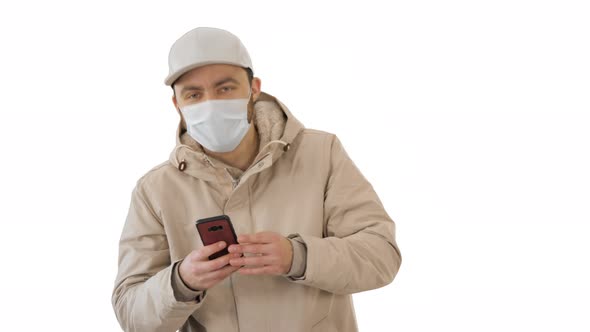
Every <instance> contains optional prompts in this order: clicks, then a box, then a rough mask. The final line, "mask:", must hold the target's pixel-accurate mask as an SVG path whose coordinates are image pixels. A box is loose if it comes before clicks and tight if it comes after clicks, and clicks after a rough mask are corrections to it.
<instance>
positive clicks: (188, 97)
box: [186, 92, 199, 99]
mask: <svg viewBox="0 0 590 332" xmlns="http://www.w3.org/2000/svg"><path fill="white" fill-rule="evenodd" d="M198 97H199V94H198V93H196V92H195V93H192V94H190V95H188V96H187V97H186V99H196V98H198Z"/></svg>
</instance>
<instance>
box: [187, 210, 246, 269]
mask: <svg viewBox="0 0 590 332" xmlns="http://www.w3.org/2000/svg"><path fill="white" fill-rule="evenodd" d="M196 225H197V231H198V232H199V236H200V237H201V241H202V242H203V244H204V245H206V246H208V245H210V244H213V243H216V242H219V241H225V243H226V244H227V245H226V246H225V248H223V249H222V250H220V251H218V252H216V253H214V254H213V255H211V256H209V260H212V259H215V258H218V257H221V256H224V255H227V254H229V251H227V248H229V245H230V244H238V237H237V236H236V232H235V231H234V226H233V225H232V223H231V220H230V219H229V216H226V215H225V214H222V215H220V216H215V217H209V218H204V219H199V220H197V222H196Z"/></svg>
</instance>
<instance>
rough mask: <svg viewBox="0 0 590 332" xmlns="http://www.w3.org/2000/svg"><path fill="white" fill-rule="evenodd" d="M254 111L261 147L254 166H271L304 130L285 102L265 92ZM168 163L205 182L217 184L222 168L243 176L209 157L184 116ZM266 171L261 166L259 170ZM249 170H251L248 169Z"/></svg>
mask: <svg viewBox="0 0 590 332" xmlns="http://www.w3.org/2000/svg"><path fill="white" fill-rule="evenodd" d="M254 112H255V116H254V120H253V121H254V125H255V126H256V129H257V132H258V136H259V139H260V147H259V151H258V154H257V155H256V157H255V158H254V161H253V163H252V165H254V164H257V163H259V162H260V161H262V160H263V159H265V160H267V161H269V162H266V164H267V167H269V166H270V165H272V164H273V163H274V162H275V161H276V160H277V159H278V158H279V157H280V156H281V155H282V154H283V153H284V152H285V151H288V150H289V149H290V148H291V144H292V142H293V140H294V139H295V137H297V135H298V134H299V132H301V131H302V130H303V129H304V128H305V127H304V126H303V124H302V123H301V122H300V121H299V120H297V119H296V118H295V117H294V116H293V114H291V112H290V111H289V109H288V108H287V107H286V106H285V105H284V104H283V103H282V102H280V101H279V100H278V99H277V98H275V97H274V96H271V95H270V94H267V93H265V92H261V94H260V96H259V97H258V99H257V100H256V102H255V103H254ZM169 160H170V163H171V164H172V165H173V166H174V167H176V168H178V169H179V170H181V171H183V172H185V173H187V174H190V175H192V176H194V177H196V178H200V179H203V180H206V181H218V180H219V171H220V170H223V169H226V170H223V172H229V173H230V175H232V177H239V176H241V175H242V173H243V172H242V171H241V170H240V169H238V168H235V167H232V166H229V165H227V164H225V163H224V162H222V161H221V160H218V159H216V158H214V157H212V156H209V155H207V154H206V153H205V152H204V150H203V147H202V146H201V144H199V142H197V141H195V140H194V139H193V138H192V137H191V136H190V135H189V134H188V132H187V130H186V125H185V123H184V121H183V120H182V117H181V118H180V121H179V123H178V126H177V128H176V146H175V147H174V149H173V150H172V152H171V153H170V157H169ZM261 164H264V162H262V163H261ZM259 166H262V165H259ZM264 168H266V167H264ZM264 168H262V167H259V170H262V169H264ZM248 171H249V169H248V170H246V172H248Z"/></svg>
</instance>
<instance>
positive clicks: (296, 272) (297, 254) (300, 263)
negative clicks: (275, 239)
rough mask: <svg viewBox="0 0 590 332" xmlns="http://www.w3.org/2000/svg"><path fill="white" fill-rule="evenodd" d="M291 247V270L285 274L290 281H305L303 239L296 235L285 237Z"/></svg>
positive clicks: (305, 248) (305, 263)
mask: <svg viewBox="0 0 590 332" xmlns="http://www.w3.org/2000/svg"><path fill="white" fill-rule="evenodd" d="M287 239H289V241H291V245H292V246H293V261H292V262H291V269H290V270H289V272H287V274H285V276H286V277H288V278H289V279H291V280H303V279H305V270H306V266H307V247H306V246H305V242H303V239H301V237H299V235H298V234H292V235H289V236H288V237H287Z"/></svg>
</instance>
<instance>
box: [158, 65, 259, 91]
mask: <svg viewBox="0 0 590 332" xmlns="http://www.w3.org/2000/svg"><path fill="white" fill-rule="evenodd" d="M215 64H222V65H234V66H238V67H242V68H246V67H244V66H242V65H241V64H239V63H235V62H223V61H202V62H199V63H193V64H190V65H188V66H184V67H181V68H180V69H178V70H176V71H175V72H173V73H172V74H169V75H168V76H167V77H166V79H165V80H164V84H166V85H168V86H171V85H172V84H173V83H174V82H175V81H176V80H177V79H178V78H180V76H182V75H184V74H186V73H187V72H189V71H191V70H193V69H195V68H199V67H202V66H206V65H215ZM250 69H252V68H250Z"/></svg>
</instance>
